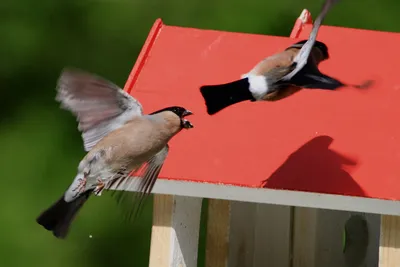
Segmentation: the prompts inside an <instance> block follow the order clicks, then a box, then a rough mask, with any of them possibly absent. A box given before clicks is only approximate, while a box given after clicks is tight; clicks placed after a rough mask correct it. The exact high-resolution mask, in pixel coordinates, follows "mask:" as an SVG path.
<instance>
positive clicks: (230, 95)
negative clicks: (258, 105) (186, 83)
mask: <svg viewBox="0 0 400 267" xmlns="http://www.w3.org/2000/svg"><path fill="white" fill-rule="evenodd" d="M200 92H201V94H202V95H203V98H204V100H205V102H206V106H207V113H208V114H209V115H213V114H215V113H217V112H218V111H220V110H222V109H224V108H226V107H228V106H230V105H233V104H236V103H239V102H242V101H246V100H252V101H254V100H255V99H254V97H253V95H252V94H251V92H250V91H249V82H248V79H247V78H244V79H241V80H237V81H234V82H230V83H225V84H218V85H205V86H202V87H201V88H200Z"/></svg>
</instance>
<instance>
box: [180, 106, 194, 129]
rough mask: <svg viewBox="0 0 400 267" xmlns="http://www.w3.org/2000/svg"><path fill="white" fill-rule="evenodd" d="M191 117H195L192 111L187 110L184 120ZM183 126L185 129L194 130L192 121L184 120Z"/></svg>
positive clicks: (183, 115) (184, 113)
mask: <svg viewBox="0 0 400 267" xmlns="http://www.w3.org/2000/svg"><path fill="white" fill-rule="evenodd" d="M189 115H193V113H192V112H191V111H190V110H185V111H184V112H183V114H182V118H183V117H186V116H189ZM182 125H183V128H185V129H190V128H193V124H191V123H190V121H188V120H185V119H182Z"/></svg>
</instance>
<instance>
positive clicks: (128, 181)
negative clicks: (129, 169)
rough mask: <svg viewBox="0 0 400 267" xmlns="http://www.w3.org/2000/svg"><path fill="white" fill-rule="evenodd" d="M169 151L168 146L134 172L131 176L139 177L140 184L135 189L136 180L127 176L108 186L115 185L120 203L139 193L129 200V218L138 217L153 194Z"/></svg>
mask: <svg viewBox="0 0 400 267" xmlns="http://www.w3.org/2000/svg"><path fill="white" fill-rule="evenodd" d="M168 151H169V146H168V145H166V146H165V147H164V148H163V149H162V150H160V151H159V152H158V153H157V154H155V155H154V156H153V157H151V158H150V159H149V160H148V161H146V162H145V163H143V165H142V166H141V167H139V168H138V169H137V170H136V171H134V172H133V173H132V174H131V175H132V176H133V177H135V178H136V177H138V178H139V182H138V186H137V187H135V186H134V184H136V183H135V180H134V179H132V178H131V177H129V176H128V175H126V176H125V177H121V180H119V181H116V182H115V181H113V182H112V183H111V184H110V185H108V186H107V189H109V188H110V187H112V186H113V185H115V187H114V188H113V189H116V190H118V191H115V192H116V194H117V200H118V202H122V200H124V201H125V200H126V198H125V197H126V196H127V194H126V193H132V192H130V191H133V190H135V191H137V192H136V193H135V194H131V195H132V196H133V198H131V199H128V201H129V202H128V206H129V207H130V209H131V210H130V211H129V214H128V217H129V218H131V217H132V215H133V217H136V216H137V215H138V214H139V212H140V209H141V207H142V205H143V203H144V201H145V199H146V197H147V196H148V195H149V194H150V193H151V192H152V189H153V187H154V184H155V182H156V180H157V178H158V175H159V174H160V171H161V168H162V166H163V164H164V161H165V159H166V158H167V155H168Z"/></svg>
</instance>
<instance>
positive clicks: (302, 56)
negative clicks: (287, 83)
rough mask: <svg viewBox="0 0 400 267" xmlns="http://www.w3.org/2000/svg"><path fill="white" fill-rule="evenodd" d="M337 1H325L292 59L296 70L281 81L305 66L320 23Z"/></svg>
mask: <svg viewBox="0 0 400 267" xmlns="http://www.w3.org/2000/svg"><path fill="white" fill-rule="evenodd" d="M338 1H339V0H325V3H324V5H323V7H322V10H321V12H320V13H319V15H318V17H317V18H316V19H315V21H314V24H313V28H312V31H311V33H310V36H309V38H308V40H307V42H306V43H305V44H304V45H303V46H302V48H301V49H300V51H299V53H298V54H297V55H296V57H295V58H294V60H293V61H294V62H297V66H296V68H295V69H294V70H293V71H292V72H291V73H289V74H288V75H286V76H285V77H283V78H282V79H283V80H290V79H291V78H292V77H293V76H294V75H296V74H297V73H298V72H299V71H300V70H301V69H302V68H303V67H304V65H306V64H307V61H308V57H309V56H310V53H311V50H312V48H313V46H314V44H315V40H316V39H317V35H318V31H319V28H320V27H321V24H322V21H323V20H324V18H325V16H326V14H327V13H328V11H329V10H330V8H331V7H332V6H333V5H334V4H336V3H337V2H338Z"/></svg>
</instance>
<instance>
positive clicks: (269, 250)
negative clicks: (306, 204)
mask: <svg viewBox="0 0 400 267" xmlns="http://www.w3.org/2000/svg"><path fill="white" fill-rule="evenodd" d="M292 211H293V208H292V207H289V206H280V205H269V204H257V213H256V227H255V240H254V242H255V245H254V267H266V266H267V267H268V266H271V267H289V266H290V262H291V260H290V257H291V238H292Z"/></svg>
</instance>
